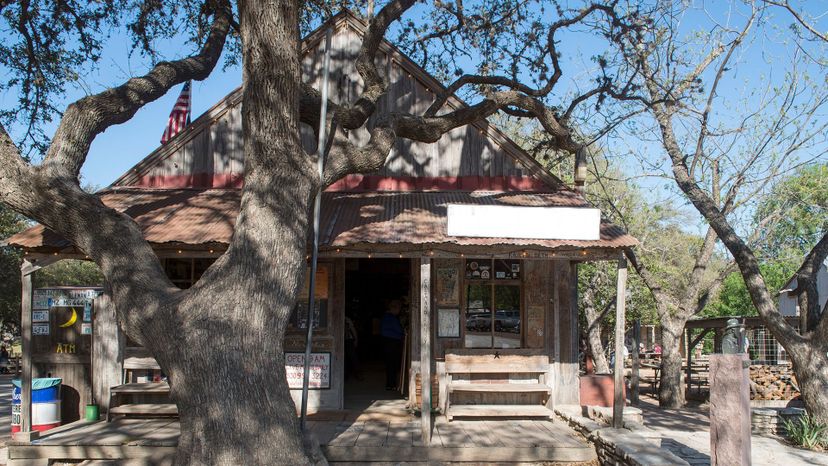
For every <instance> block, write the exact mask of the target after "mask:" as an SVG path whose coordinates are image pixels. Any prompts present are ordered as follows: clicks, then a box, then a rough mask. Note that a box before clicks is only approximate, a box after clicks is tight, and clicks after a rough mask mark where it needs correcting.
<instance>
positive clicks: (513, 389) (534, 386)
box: [449, 383, 552, 393]
mask: <svg viewBox="0 0 828 466" xmlns="http://www.w3.org/2000/svg"><path fill="white" fill-rule="evenodd" d="M449 391H450V392H485V393H552V388H550V387H549V386H548V385H546V384H542V383H453V384H452V385H451V386H449Z"/></svg>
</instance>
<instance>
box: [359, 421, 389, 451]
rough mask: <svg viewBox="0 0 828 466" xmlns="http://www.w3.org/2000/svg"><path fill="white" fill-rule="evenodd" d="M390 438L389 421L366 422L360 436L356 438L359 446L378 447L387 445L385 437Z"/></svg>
mask: <svg viewBox="0 0 828 466" xmlns="http://www.w3.org/2000/svg"><path fill="white" fill-rule="evenodd" d="M387 438H388V422H387V421H370V422H366V423H365V426H364V427H363V428H362V431H361V432H360V433H359V437H357V440H356V446H358V447H376V446H381V445H385V439H387Z"/></svg>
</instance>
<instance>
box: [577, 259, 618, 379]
mask: <svg viewBox="0 0 828 466" xmlns="http://www.w3.org/2000/svg"><path fill="white" fill-rule="evenodd" d="M597 275H598V273H597V272H596V274H595V276H596V277H597ZM597 282H598V280H592V281H591V282H590V284H589V286H588V287H587V289H586V290H585V291H584V295H583V298H582V299H583V303H584V315H585V317H586V325H587V329H586V330H587V332H586V333H587V345H588V348H589V353H590V355H591V356H592V362H593V364H594V365H595V373H596V374H609V373H610V367H609V361H607V354H606V352H605V350H604V344H603V342H602V341H601V328H602V323H603V321H604V318H605V317H606V315H607V312H609V310H610V309H611V308H612V304H613V303H614V302H615V300H612V301H610V302H609V303H607V305H606V306H605V307H604V309H603V310H600V311H599V310H598V309H597V306H596V303H595V289H594V287H596V286H599V284H598V283H597Z"/></svg>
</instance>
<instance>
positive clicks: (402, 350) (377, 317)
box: [344, 259, 411, 409]
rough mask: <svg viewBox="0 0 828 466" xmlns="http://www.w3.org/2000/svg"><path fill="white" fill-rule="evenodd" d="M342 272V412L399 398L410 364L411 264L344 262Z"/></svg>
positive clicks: (396, 262)
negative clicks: (343, 350)
mask: <svg viewBox="0 0 828 466" xmlns="http://www.w3.org/2000/svg"><path fill="white" fill-rule="evenodd" d="M345 269H346V275H345V297H346V299H345V302H346V305H345V329H344V331H345V408H346V409H364V408H367V407H369V406H371V405H372V404H373V403H374V402H376V401H378V400H397V399H402V398H403V394H404V393H406V392H405V391H404V390H405V388H406V387H405V386H404V385H405V382H406V381H407V372H408V361H409V360H410V357H409V355H408V352H407V348H408V347H409V344H408V341H407V335H409V334H410V332H409V322H410V321H411V318H410V315H411V314H410V309H411V306H410V281H411V277H410V275H411V268H410V263H409V261H408V259H348V260H347V262H346V266H345ZM396 337H399V338H396Z"/></svg>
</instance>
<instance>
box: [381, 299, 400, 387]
mask: <svg viewBox="0 0 828 466" xmlns="http://www.w3.org/2000/svg"><path fill="white" fill-rule="evenodd" d="M401 307H402V305H401V303H400V302H399V301H398V300H396V299H395V300H393V301H391V302H390V303H388V308H387V309H386V311H385V314H384V315H383V316H382V321H381V322H380V336H382V350H383V353H384V354H383V357H384V358H385V389H386V390H396V389H397V384H398V383H399V376H400V358H401V357H402V340H403V335H404V334H405V332H404V331H403V328H402V324H400V318H399V315H400V308H401Z"/></svg>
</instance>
